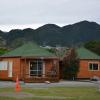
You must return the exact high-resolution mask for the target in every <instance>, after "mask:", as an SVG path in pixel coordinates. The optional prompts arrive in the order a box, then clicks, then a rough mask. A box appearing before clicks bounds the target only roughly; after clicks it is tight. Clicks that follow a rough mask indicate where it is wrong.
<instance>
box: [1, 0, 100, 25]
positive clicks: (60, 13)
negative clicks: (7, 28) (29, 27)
mask: <svg viewBox="0 0 100 100" xmlns="http://www.w3.org/2000/svg"><path fill="white" fill-rule="evenodd" d="M99 10H100V0H0V24H38V23H61V24H62V23H64V24H69V23H74V22H77V21H81V20H91V21H96V22H98V23H100V19H99V16H100V14H99Z"/></svg>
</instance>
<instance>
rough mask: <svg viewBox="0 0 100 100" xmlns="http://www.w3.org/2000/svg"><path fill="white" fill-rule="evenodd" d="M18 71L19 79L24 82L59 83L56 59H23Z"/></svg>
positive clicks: (57, 61)
mask: <svg viewBox="0 0 100 100" xmlns="http://www.w3.org/2000/svg"><path fill="white" fill-rule="evenodd" d="M20 70H21V73H20V74H21V75H20V79H21V80H23V81H24V82H45V81H50V82H58V81H59V60H58V58H53V57H52V58H51V57H23V58H21V69H20Z"/></svg>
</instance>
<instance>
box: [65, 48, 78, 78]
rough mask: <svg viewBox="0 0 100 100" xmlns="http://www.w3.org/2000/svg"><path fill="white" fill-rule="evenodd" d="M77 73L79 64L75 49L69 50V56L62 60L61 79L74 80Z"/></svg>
mask: <svg viewBox="0 0 100 100" xmlns="http://www.w3.org/2000/svg"><path fill="white" fill-rule="evenodd" d="M78 71H79V63H78V59H77V54H76V52H75V49H71V51H70V54H69V55H67V57H65V58H64V60H63V76H64V77H63V78H65V79H75V78H76V77H77V73H78Z"/></svg>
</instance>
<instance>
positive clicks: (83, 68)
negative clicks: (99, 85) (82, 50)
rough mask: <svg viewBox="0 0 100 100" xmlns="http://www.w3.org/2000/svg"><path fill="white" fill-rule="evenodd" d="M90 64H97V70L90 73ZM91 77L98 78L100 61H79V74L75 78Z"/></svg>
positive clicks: (99, 75)
mask: <svg viewBox="0 0 100 100" xmlns="http://www.w3.org/2000/svg"><path fill="white" fill-rule="evenodd" d="M90 62H95V63H98V64H99V70H97V71H90V70H89V68H88V65H89V63H90ZM93 76H98V77H100V61H99V60H80V62H79V73H78V76H77V78H92V77H93Z"/></svg>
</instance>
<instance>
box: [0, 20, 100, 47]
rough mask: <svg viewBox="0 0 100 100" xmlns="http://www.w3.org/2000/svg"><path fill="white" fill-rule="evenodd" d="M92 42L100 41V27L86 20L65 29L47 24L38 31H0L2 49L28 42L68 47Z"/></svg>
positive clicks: (29, 29) (66, 26)
mask: <svg viewBox="0 0 100 100" xmlns="http://www.w3.org/2000/svg"><path fill="white" fill-rule="evenodd" d="M90 40H100V25H99V24H98V23H96V22H89V21H86V20H84V21H81V22H77V23H74V24H70V25H65V26H63V27H60V26H58V25H56V24H45V25H43V26H41V27H39V28H37V29H32V28H26V29H23V30H21V29H13V30H10V31H9V32H3V31H1V30H0V46H1V47H10V48H16V47H18V46H20V45H22V44H23V43H25V42H28V41H34V42H36V43H38V44H40V45H51V46H55V45H61V46H66V45H78V44H82V43H84V42H87V41H90ZM2 41H3V42H5V44H4V43H2Z"/></svg>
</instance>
